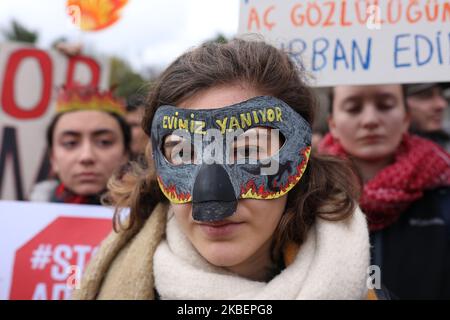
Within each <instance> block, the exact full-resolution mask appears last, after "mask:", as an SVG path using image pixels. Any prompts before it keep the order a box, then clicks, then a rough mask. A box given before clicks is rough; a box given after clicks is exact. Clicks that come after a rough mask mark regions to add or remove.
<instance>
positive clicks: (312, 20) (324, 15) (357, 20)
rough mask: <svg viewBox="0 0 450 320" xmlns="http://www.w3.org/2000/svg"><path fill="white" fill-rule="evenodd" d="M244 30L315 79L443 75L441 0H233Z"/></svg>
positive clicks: (447, 23)
mask: <svg viewBox="0 0 450 320" xmlns="http://www.w3.org/2000/svg"><path fill="white" fill-rule="evenodd" d="M248 33H253V34H258V35H260V38H261V35H262V39H264V40H265V41H267V42H269V43H272V44H274V45H275V46H277V47H280V48H283V49H285V50H287V51H288V52H289V53H290V54H291V57H292V58H293V60H294V61H295V62H296V63H297V64H298V65H299V66H300V67H303V68H304V69H306V70H307V71H309V72H310V74H312V75H313V76H314V78H315V81H314V82H313V85H316V86H334V85H339V84H341V85H343V84H349V85H350V84H361V85H362V84H382V83H386V84H388V83H415V82H446V81H450V1H448V0H433V1H428V0H383V1H378V0H337V1H330V0H308V1H298V0H283V1H276V0H241V4H240V18H239V34H240V35H241V36H243V35H244V34H248Z"/></svg>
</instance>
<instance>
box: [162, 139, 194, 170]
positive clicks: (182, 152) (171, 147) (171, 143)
mask: <svg viewBox="0 0 450 320" xmlns="http://www.w3.org/2000/svg"><path fill="white" fill-rule="evenodd" d="M161 151H162V154H163V155H164V158H166V160H167V162H169V163H170V164H172V165H174V166H179V165H182V164H196V163H197V154H196V152H195V148H194V146H193V145H192V143H191V142H190V141H189V140H188V139H186V138H184V137H181V136H179V135H176V134H170V135H167V136H165V137H164V139H163V145H162V150H161Z"/></svg>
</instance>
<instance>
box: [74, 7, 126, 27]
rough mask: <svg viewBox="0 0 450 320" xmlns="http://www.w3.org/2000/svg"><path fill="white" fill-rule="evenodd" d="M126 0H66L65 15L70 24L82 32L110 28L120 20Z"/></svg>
mask: <svg viewBox="0 0 450 320" xmlns="http://www.w3.org/2000/svg"><path fill="white" fill-rule="evenodd" d="M127 3H128V0H67V4H66V8H67V13H68V14H69V16H70V17H71V20H72V23H74V24H75V25H77V26H78V27H79V28H80V29H81V30H83V31H98V30H102V29H105V28H108V27H110V26H111V25H113V24H114V23H116V22H117V20H119V18H120V15H119V14H120V11H121V10H122V9H123V7H124V6H125V5H126V4H127Z"/></svg>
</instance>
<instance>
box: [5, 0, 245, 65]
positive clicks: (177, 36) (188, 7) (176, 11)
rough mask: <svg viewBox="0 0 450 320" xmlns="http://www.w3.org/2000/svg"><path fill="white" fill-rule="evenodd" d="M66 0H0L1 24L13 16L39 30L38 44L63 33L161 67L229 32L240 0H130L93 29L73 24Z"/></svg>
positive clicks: (93, 48)
mask: <svg viewBox="0 0 450 320" xmlns="http://www.w3.org/2000/svg"><path fill="white" fill-rule="evenodd" d="M65 5H66V0H39V1H37V0H0V29H1V30H2V29H5V28H8V27H9V24H10V21H11V20H12V19H16V20H18V21H19V22H21V23H22V24H24V25H25V26H26V27H28V28H30V29H32V30H34V31H38V32H39V42H38V45H39V46H40V47H44V48H48V47H49V46H50V44H51V43H52V42H53V41H54V40H55V39H57V38H59V37H62V36H64V37H66V38H67V39H69V40H71V41H74V42H80V41H81V42H83V43H85V44H87V46H86V49H87V50H88V51H95V52H100V53H104V54H115V55H120V56H122V57H124V58H126V59H127V60H128V61H129V62H130V63H131V64H132V66H133V67H134V68H135V69H141V68H143V67H145V66H158V67H164V66H165V65H167V64H168V63H170V62H171V61H172V60H173V59H174V58H176V57H177V56H178V55H179V54H181V53H183V52H184V51H185V50H186V49H188V48H190V47H192V46H195V45H198V44H200V43H201V42H203V41H204V40H206V39H210V38H213V37H215V36H216V35H217V34H218V33H222V34H224V35H226V36H228V37H230V36H233V35H235V33H236V32H237V28H238V15H239V0H129V2H128V4H127V6H126V7H125V8H124V9H123V11H122V15H121V19H120V20H119V21H118V22H117V23H116V24H115V25H113V26H111V27H109V28H108V29H105V30H103V31H97V32H82V31H80V30H78V29H76V28H75V27H74V26H73V25H72V24H71V23H70V22H69V18H68V15H67V14H66V9H65ZM1 39H3V37H0V40H1Z"/></svg>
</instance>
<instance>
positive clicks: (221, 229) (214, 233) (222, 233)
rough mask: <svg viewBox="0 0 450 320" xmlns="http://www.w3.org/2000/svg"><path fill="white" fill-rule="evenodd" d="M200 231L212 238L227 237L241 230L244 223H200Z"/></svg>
mask: <svg viewBox="0 0 450 320" xmlns="http://www.w3.org/2000/svg"><path fill="white" fill-rule="evenodd" d="M198 225H199V227H200V229H201V230H202V231H203V232H204V233H205V234H206V236H208V237H210V238H221V237H226V236H229V235H231V234H232V233H234V232H235V231H236V230H237V229H239V228H240V227H241V226H242V225H243V222H231V221H218V222H211V223H199V224H198Z"/></svg>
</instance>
